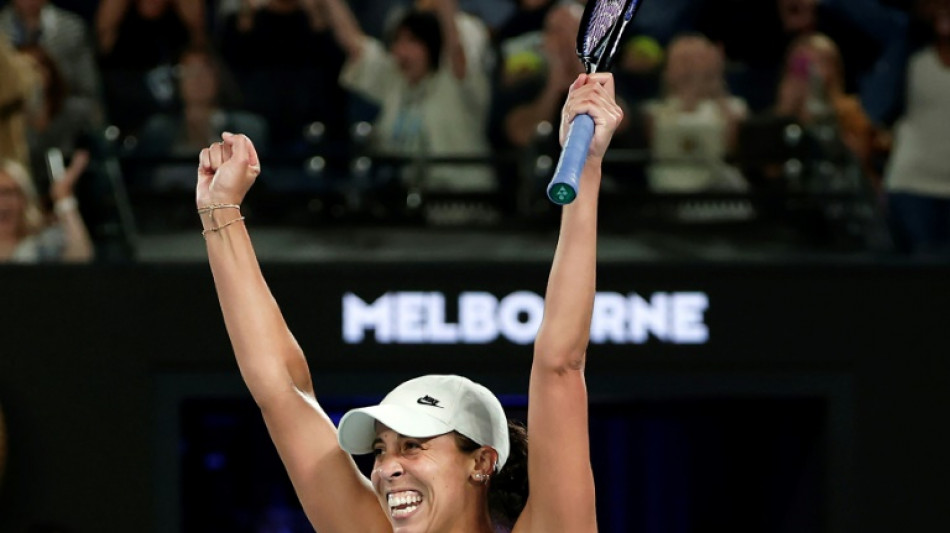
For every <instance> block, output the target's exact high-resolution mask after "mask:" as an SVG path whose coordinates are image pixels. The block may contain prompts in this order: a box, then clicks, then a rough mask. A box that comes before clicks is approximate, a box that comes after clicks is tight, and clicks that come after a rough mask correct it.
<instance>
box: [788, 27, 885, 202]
mask: <svg viewBox="0 0 950 533" xmlns="http://www.w3.org/2000/svg"><path fill="white" fill-rule="evenodd" d="M775 112H776V114H777V115H778V116H779V117H787V118H791V119H793V120H794V121H795V122H797V123H798V124H800V125H802V126H805V127H806V128H809V127H812V126H815V125H818V124H820V123H822V122H827V123H829V124H830V125H832V126H833V128H834V131H835V132H836V134H837V137H838V138H839V140H840V141H841V142H842V143H843V144H844V146H845V147H846V148H847V149H848V150H850V152H851V154H852V155H853V156H854V157H855V159H856V160H857V162H858V164H859V165H860V166H861V168H862V170H863V171H864V173H865V174H866V175H868V176H869V178H871V179H872V182H874V183H877V182H878V179H877V178H876V172H875V171H874V169H873V168H872V164H871V159H872V148H873V147H874V143H875V136H876V130H875V128H874V126H873V125H872V123H871V119H869V118H868V116H867V114H866V113H865V112H864V109H863V107H862V106H861V101H860V100H859V99H858V98H857V97H856V96H854V95H850V94H847V93H846V91H845V80H844V65H843V63H842V57H841V54H840V52H839V51H838V47H837V46H836V45H835V43H834V41H832V40H831V39H830V38H829V37H827V36H826V35H823V34H820V33H814V34H810V35H806V36H803V37H799V38H798V39H796V40H795V41H794V42H793V43H792V44H791V46H790V48H789V52H788V58H787V60H786V62H785V69H784V71H783V74H782V78H781V80H780V82H779V88H778V97H777V102H776V108H775ZM833 141H834V140H833ZM825 149H826V150H827V149H828V148H827V146H826V148H825ZM824 155H825V156H828V155H831V154H827V153H826V154H824Z"/></svg>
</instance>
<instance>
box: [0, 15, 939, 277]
mask: <svg viewBox="0 0 950 533" xmlns="http://www.w3.org/2000/svg"><path fill="white" fill-rule="evenodd" d="M0 6H2V8H0V160H2V164H0V262H2V261H17V262H35V261H48V260H69V261H89V260H91V259H93V258H94V257H97V256H98V257H100V258H103V257H105V258H110V257H123V256H128V255H130V253H131V252H130V251H129V249H128V243H127V240H128V235H127V233H128V232H129V231H131V230H130V226H131V225H132V222H131V221H132V220H134V215H135V213H134V211H135V208H134V206H135V205H137V203H136V202H135V201H132V202H131V203H130V201H129V198H133V199H136V198H156V197H162V195H174V194H175V193H182V192H185V191H188V190H190V189H191V188H193V180H194V160H195V157H196V154H197V153H198V151H199V150H200V149H201V148H202V147H204V146H206V145H208V144H209V143H211V142H214V141H216V140H219V139H220V135H221V132H223V131H232V132H243V133H246V134H248V135H249V136H250V137H251V138H252V139H253V140H254V142H255V144H256V145H257V146H258V147H259V150H260V151H261V153H262V156H263V157H264V158H265V165H266V166H267V167H268V169H271V170H268V172H269V173H270V174H269V175H265V176H264V178H262V181H263V182H264V183H265V184H266V185H265V187H269V188H270V190H271V191H273V192H284V193H288V194H289V195H291V196H293V195H297V194H298V193H301V192H306V193H316V192H334V193H339V196H340V197H341V198H343V200H342V202H343V205H344V206H346V207H350V208H354V209H357V208H360V207H363V208H365V207H366V206H367V205H375V207H376V208H378V209H379V210H382V211H381V212H385V207H386V204H385V202H379V203H377V204H371V203H369V202H368V201H367V198H373V197H374V195H375V196H377V197H378V198H384V197H386V194H385V193H392V192H393V191H396V194H395V197H397V198H399V202H401V203H399V204H398V206H401V207H402V208H405V207H406V206H407V205H408V206H409V207H412V206H413V205H419V204H420V203H421V202H422V200H421V198H427V197H438V196H439V195H449V196H451V195H456V196H459V197H463V198H464V197H471V198H480V199H482V201H486V200H485V199H486V198H488V199H489V200H487V202H488V205H487V207H486V208H484V209H482V208H479V209H476V210H474V211H472V212H469V213H467V214H466V213H463V214H462V215H459V214H458V213H455V214H446V211H445V210H444V209H443V210H441V211H439V210H438V209H437V207H438V204H436V203H432V204H430V210H429V211H428V212H427V216H428V217H429V219H430V220H436V219H438V218H439V217H442V218H443V219H445V220H456V219H462V220H469V221H471V220H476V221H477V220H480V221H486V220H497V219H498V217H499V216H504V215H506V214H510V213H512V212H519V209H520V210H521V211H520V212H521V213H523V212H524V209H525V205H524V203H521V204H518V202H519V201H520V200H523V199H524V198H526V197H527V198H529V199H530V198H531V197H532V194H534V193H535V192H536V191H538V190H540V191H543V186H544V182H545V181H546V180H547V179H548V178H549V177H550V173H551V170H552V167H553V161H556V158H557V150H558V141H557V139H556V138H555V135H556V125H557V124H558V122H559V114H560V108H561V104H562V103H563V101H564V99H565V96H566V90H567V88H568V86H569V85H570V83H571V81H572V80H573V79H574V78H575V77H576V76H577V75H579V74H580V73H582V72H583V71H584V67H583V65H582V63H581V62H580V61H579V60H578V58H577V55H576V52H575V42H576V36H577V34H578V29H579V27H580V24H581V16H582V13H583V8H584V5H583V2H578V1H574V0H478V1H476V0H472V1H469V2H466V1H464V0H415V1H410V0H403V1H391V0H101V1H94V0H69V1H67V0H61V1H55V0H7V1H6V2H3V1H0ZM613 71H614V72H615V75H616V78H617V86H618V92H619V93H620V94H619V95H620V98H621V99H622V101H623V105H624V107H625V109H626V119H625V124H624V125H623V127H622V131H621V132H620V133H619V134H618V135H617V136H616V137H615V141H614V145H613V150H612V153H614V154H617V157H616V159H615V160H614V161H611V162H608V165H607V167H606V172H607V174H609V182H608V183H609V185H608V186H606V189H607V193H608V194H609V193H610V191H611V190H614V191H628V192H631V193H632V194H636V195H651V194H652V195H677V194H683V195H702V194H707V195H708V194H719V195H734V196H736V197H741V196H742V195H756V194H759V195H761V194H766V195H772V196H775V197H782V195H789V194H802V193H806V194H812V193H813V194H818V193H828V192H831V193H835V192H842V191H848V192H853V193H855V194H859V195H863V197H865V198H867V199H869V201H870V202H871V203H872V204H873V206H872V207H873V208H874V209H880V210H881V212H882V213H885V214H886V217H887V221H888V222H889V228H890V230H891V231H890V234H891V235H892V237H893V243H894V248H895V249H897V250H900V251H903V252H907V253H914V254H944V253H946V252H947V250H948V249H950V157H947V156H945V155H944V154H943V152H942V151H941V147H940V146H939V144H938V143H940V142H942V140H943V139H945V138H946V136H947V134H948V133H950V0H903V1H901V0H821V1H820V2H819V1H818V0H663V1H662V2H659V1H655V0H654V1H650V0H647V1H646V2H645V3H644V5H643V6H642V8H641V10H640V13H639V14H638V17H637V18H636V19H635V21H634V25H633V28H632V30H630V31H629V32H628V34H627V35H626V36H625V38H624V40H623V42H621V43H620V46H619V49H618V52H617V58H616V62H615V66H614V68H613ZM526 191H527V192H526ZM541 194H542V195H543V192H542V193H541ZM536 196H541V195H536ZM175 198H177V197H175ZM308 205H309V206H310V207H313V206H314V205H315V204H314V203H313V202H311V203H309V204H308ZM451 205H456V204H451ZM457 205H469V204H457ZM689 205H695V204H689ZM715 205H720V206H721V204H715ZM731 205H737V204H731ZM738 205H747V204H738ZM130 206H132V207H131V208H130ZM748 206H751V207H747V208H743V209H738V210H736V209H732V210H725V211H723V210H721V209H720V210H718V211H716V210H715V209H714V210H712V211H708V210H707V211H704V212H696V211H695V210H694V211H692V212H691V213H692V214H690V213H687V212H686V211H682V210H681V211H680V212H678V213H677V216H679V217H682V218H689V217H690V216H692V217H694V218H696V217H698V218H705V219H712V220H732V219H738V220H742V219H749V218H752V217H754V216H756V215H762V214H763V213H767V212H768V211H769V209H772V208H774V205H773V204H770V203H768V202H766V203H764V204H762V203H757V204H748ZM770 206H773V207H770ZM453 216H454V217H456V218H454V219H453V218H452V217H453ZM459 217H460V218H459Z"/></svg>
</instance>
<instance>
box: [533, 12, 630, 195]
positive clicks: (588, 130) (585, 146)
mask: <svg viewBox="0 0 950 533" xmlns="http://www.w3.org/2000/svg"><path fill="white" fill-rule="evenodd" d="M641 2H642V0H588V2H587V5H586V6H585V7H584V16H583V17H582V18H581V27H580V30H579V31H578V32H577V56H578V57H579V58H580V59H581V62H582V63H584V67H585V68H586V69H587V73H588V74H593V73H595V72H605V71H607V70H609V69H610V65H611V63H612V62H613V58H614V53H616V51H617V45H618V43H619V42H620V36H621V35H622V34H623V32H624V30H625V29H626V28H627V25H628V24H629V23H630V21H631V20H633V16H634V15H635V14H636V12H637V9H638V8H639V7H640V3H641ZM593 138H594V120H593V119H591V118H590V117H589V116H588V115H578V116H576V117H575V118H574V121H573V122H571V126H570V129H569V130H568V132H567V140H566V141H565V142H564V149H563V150H562V151H561V159H560V160H559V161H558V163H557V168H556V169H555V170H554V178H553V179H552V180H551V183H549V184H548V198H550V199H551V201H552V202H554V203H556V204H558V205H565V204H569V203H571V202H573V201H574V199H575V198H577V193H578V187H579V184H580V177H581V171H582V170H583V169H584V163H585V162H586V161H587V151H588V150H589V149H590V142H591V139H593Z"/></svg>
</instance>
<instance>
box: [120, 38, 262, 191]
mask: <svg viewBox="0 0 950 533" xmlns="http://www.w3.org/2000/svg"><path fill="white" fill-rule="evenodd" d="M176 72H177V73H178V94H179V95H180V97H181V104H182V111H181V112H180V113H176V114H170V113H161V114H158V115H154V116H152V117H151V118H150V119H149V120H148V121H147V122H146V124H145V126H144V127H143V128H142V133H141V142H140V143H139V145H138V146H139V149H138V153H139V154H140V155H145V156H158V157H163V156H166V157H167V156H172V157H185V156H191V155H193V154H194V153H195V151H196V150H198V151H200V150H201V148H202V147H204V146H207V145H208V144H210V143H211V142H213V140H214V139H220V138H221V133H222V132H225V131H240V132H247V133H248V134H249V135H250V134H253V135H255V139H258V141H257V146H258V150H259V151H261V152H262V153H266V151H267V146H268V138H267V126H266V124H265V122H264V119H263V118H261V117H259V116H257V115H255V114H253V113H248V112H245V111H237V110H229V109H226V108H225V107H223V106H222V104H221V93H222V82H223V80H222V78H223V77H224V76H223V70H222V65H221V64H220V62H218V61H217V60H216V59H215V58H214V56H213V55H211V53H210V52H209V51H208V50H206V49H202V48H192V49H189V50H187V51H185V53H184V54H183V55H182V57H181V60H180V61H179V63H178V66H177V68H176ZM183 167H184V168H183ZM193 167H194V165H192V164H190V163H189V164H188V165H183V166H177V165H169V166H165V167H162V168H159V169H158V171H157V175H156V176H155V177H156V181H155V182H153V184H152V185H153V186H155V187H158V188H168V187H175V186H178V187H189V188H190V187H193V186H194V183H193V182H194V176H193V174H194V168H193Z"/></svg>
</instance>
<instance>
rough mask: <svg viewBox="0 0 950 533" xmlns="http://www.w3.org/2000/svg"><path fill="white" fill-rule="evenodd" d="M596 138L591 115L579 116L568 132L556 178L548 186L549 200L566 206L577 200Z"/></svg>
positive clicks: (555, 174) (558, 163)
mask: <svg viewBox="0 0 950 533" xmlns="http://www.w3.org/2000/svg"><path fill="white" fill-rule="evenodd" d="M593 138H594V119H592V118H590V115H577V116H576V117H574V120H573V121H572V122H571V127H570V129H568V130H567V141H566V142H565V143H564V149H563V150H562V151H561V159H560V160H559V161H558V162H557V167H556V168H555V170H554V178H552V179H551V183H549V184H548V190H547V193H548V198H549V199H550V200H551V201H552V202H554V203H555V204H558V205H566V204H569V203H571V202H573V201H574V199H575V198H577V194H578V189H579V188H580V179H581V171H582V170H584V163H585V162H586V161H587V152H588V151H589V150H590V142H591V140H592V139H593Z"/></svg>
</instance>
